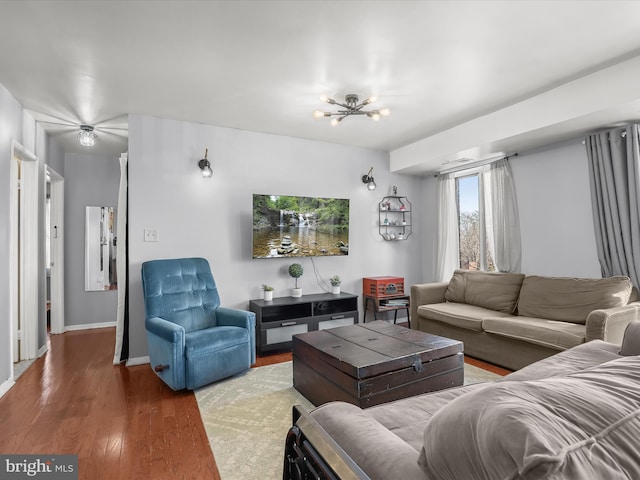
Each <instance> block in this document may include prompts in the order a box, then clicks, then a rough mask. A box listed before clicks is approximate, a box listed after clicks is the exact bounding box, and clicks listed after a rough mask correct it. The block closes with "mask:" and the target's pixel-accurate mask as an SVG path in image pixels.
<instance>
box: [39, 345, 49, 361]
mask: <svg viewBox="0 0 640 480" xmlns="http://www.w3.org/2000/svg"><path fill="white" fill-rule="evenodd" d="M47 350H49V349H48V348H47V344H46V343H45V344H44V345H43V346H41V347H40V349H39V350H38V358H40V357H41V356H43V355H44V354H45V353H47Z"/></svg>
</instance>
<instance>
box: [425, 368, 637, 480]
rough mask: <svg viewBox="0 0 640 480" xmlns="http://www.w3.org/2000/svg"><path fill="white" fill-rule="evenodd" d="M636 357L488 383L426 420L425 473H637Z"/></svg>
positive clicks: (448, 476) (447, 476)
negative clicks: (568, 371) (538, 376)
mask: <svg viewBox="0 0 640 480" xmlns="http://www.w3.org/2000/svg"><path fill="white" fill-rule="evenodd" d="M639 434H640V357H637V356H634V357H622V358H618V359H615V360H612V361H610V362H607V363H604V364H602V365H598V366H595V367H593V368H590V369H587V370H584V371H580V372H575V373H571V374H567V375H562V376H557V377H551V378H545V379H541V380H529V381H520V382H517V381H504V382H499V383H490V384H487V386H485V387H484V388H479V389H476V390H474V391H472V392H469V393H466V394H465V395H462V396H460V397H458V398H456V399H455V400H453V401H451V403H449V404H448V405H447V406H445V407H443V408H442V409H441V410H439V411H438V412H437V413H436V414H435V415H434V416H433V417H432V418H431V419H430V420H429V421H428V422H427V424H426V425H425V433H424V446H423V449H422V451H421V454H420V457H419V460H418V463H419V464H420V466H421V467H422V468H423V470H424V471H425V473H426V474H427V475H428V478H431V479H436V480H454V479H455V480H459V479H466V478H474V479H487V480H489V479H497V478H500V479H507V478H510V479H515V478H529V479H541V478H544V479H554V480H560V479H566V478H575V479H600V478H602V479H604V478H607V479H609V478H620V479H622V478H640V462H638V453H637V449H636V445H637V443H636V439H637V438H638V435H639Z"/></svg>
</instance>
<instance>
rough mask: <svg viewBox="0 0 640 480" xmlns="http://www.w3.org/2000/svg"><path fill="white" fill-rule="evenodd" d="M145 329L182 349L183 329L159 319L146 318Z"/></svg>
mask: <svg viewBox="0 0 640 480" xmlns="http://www.w3.org/2000/svg"><path fill="white" fill-rule="evenodd" d="M144 326H145V328H146V329H147V330H148V331H150V332H151V333H154V334H155V335H157V336H158V337H160V338H162V339H164V340H166V341H168V342H171V343H174V344H176V345H180V347H184V328H183V327H182V326H180V325H178V324H176V323H173V322H170V321H168V320H165V319H164V318H160V317H152V318H147V319H146V321H145V323H144Z"/></svg>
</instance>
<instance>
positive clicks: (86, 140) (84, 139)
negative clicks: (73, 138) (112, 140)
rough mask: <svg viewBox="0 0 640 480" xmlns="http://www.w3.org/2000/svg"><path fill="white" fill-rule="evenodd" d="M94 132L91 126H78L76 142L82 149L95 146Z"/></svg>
mask: <svg viewBox="0 0 640 480" xmlns="http://www.w3.org/2000/svg"><path fill="white" fill-rule="evenodd" d="M96 137H97V135H96V132H94V131H93V127H92V126H91V125H80V131H79V132H78V141H79V142H80V145H82V146H83V147H93V146H94V145H95V144H96Z"/></svg>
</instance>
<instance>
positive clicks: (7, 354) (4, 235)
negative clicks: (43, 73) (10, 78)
mask: <svg viewBox="0 0 640 480" xmlns="http://www.w3.org/2000/svg"><path fill="white" fill-rule="evenodd" d="M22 119H23V111H22V107H21V105H20V104H19V103H18V102H17V101H16V100H15V99H14V98H13V97H12V96H11V94H10V93H9V92H8V91H7V90H6V89H5V88H4V87H3V86H2V85H0V331H1V332H2V334H1V335H0V391H2V387H3V385H5V382H6V381H7V380H8V379H9V375H10V374H11V363H12V359H11V336H10V335H9V331H10V330H9V329H10V326H11V323H10V322H11V321H10V317H9V285H10V278H9V242H10V231H9V179H10V173H9V167H10V165H11V163H10V160H11V140H12V139H15V140H17V141H19V142H22Z"/></svg>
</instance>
